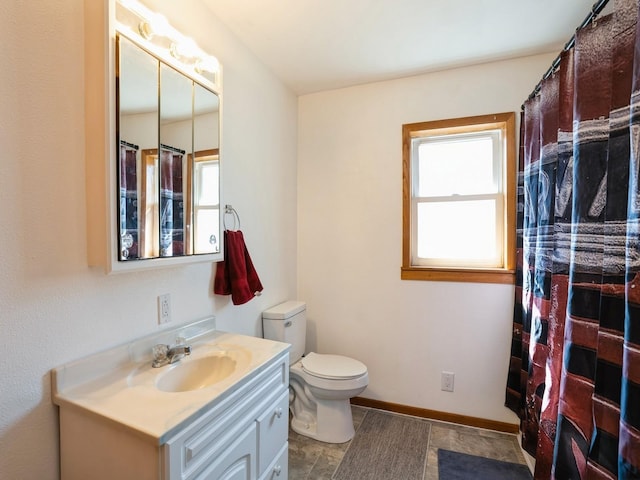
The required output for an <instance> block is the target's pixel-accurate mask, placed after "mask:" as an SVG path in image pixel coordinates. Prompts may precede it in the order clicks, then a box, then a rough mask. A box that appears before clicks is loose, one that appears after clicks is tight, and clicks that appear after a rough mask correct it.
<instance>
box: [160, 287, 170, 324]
mask: <svg viewBox="0 0 640 480" xmlns="http://www.w3.org/2000/svg"><path fill="white" fill-rule="evenodd" d="M170 321H171V295H170V294H168V293H165V294H164V295H159V296H158V323H159V324H163V323H168V322H170Z"/></svg>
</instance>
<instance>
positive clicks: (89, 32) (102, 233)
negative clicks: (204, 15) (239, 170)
mask: <svg viewBox="0 0 640 480" xmlns="http://www.w3.org/2000/svg"><path fill="white" fill-rule="evenodd" d="M84 20H85V49H84V60H85V61H84V64H85V168H86V173H85V175H86V177H85V181H86V201H87V260H88V264H89V266H97V267H102V268H103V269H104V270H105V272H106V273H108V274H111V273H120V272H127V271H141V270H149V269H156V268H166V267H174V266H179V265H188V264H194V263H202V262H218V261H221V260H222V259H223V256H224V248H225V245H224V243H223V237H224V236H223V235H222V232H220V251H219V252H217V253H210V254H197V255H185V256H179V257H159V258H149V259H144V260H140V261H120V260H119V255H120V253H119V248H120V246H119V243H120V242H119V222H118V215H119V195H118V188H117V187H118V178H117V172H118V166H117V162H118V159H119V149H118V139H117V132H116V115H117V112H116V60H117V59H116V29H117V27H116V25H117V22H116V0H84ZM117 33H118V34H120V35H124V36H126V37H127V38H129V40H131V41H133V42H134V43H136V44H138V45H140V43H141V42H140V39H137V38H134V39H132V38H130V37H131V35H130V34H127V32H122V31H121V30H120V29H118V32H117ZM145 47H147V48H145ZM142 48H144V49H145V50H148V51H149V50H151V53H153V55H154V56H156V57H158V58H159V59H160V60H162V61H163V62H165V63H167V64H169V65H171V66H172V67H174V68H176V70H178V71H181V72H182V73H184V74H185V75H186V76H188V77H190V78H192V79H194V80H196V81H197V82H198V83H200V84H204V85H205V86H206V87H207V88H208V89H210V90H212V91H213V92H214V93H215V94H216V95H218V98H219V102H220V110H219V116H220V121H219V127H218V135H219V143H218V151H219V158H220V177H219V192H220V205H222V204H223V182H222V179H223V170H224V168H223V163H224V162H223V161H222V160H223V158H224V154H223V150H224V148H223V143H224V142H223V135H222V131H223V121H222V118H223V108H224V107H223V104H224V98H223V94H222V81H221V78H222V67H221V66H220V67H219V69H218V72H217V74H216V75H215V81H214V82H211V81H209V80H208V79H205V78H194V77H196V75H194V74H192V73H190V72H186V71H185V70H184V68H182V67H181V66H180V65H179V64H178V65H176V62H175V60H173V59H172V57H171V56H170V55H169V54H168V52H167V53H166V54H165V53H163V52H158V51H154V50H153V48H151V49H150V48H148V46H146V45H142ZM223 214H224V211H223V209H222V208H221V209H220V225H222V215H223Z"/></svg>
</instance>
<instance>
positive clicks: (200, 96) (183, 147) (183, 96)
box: [117, 35, 221, 261]
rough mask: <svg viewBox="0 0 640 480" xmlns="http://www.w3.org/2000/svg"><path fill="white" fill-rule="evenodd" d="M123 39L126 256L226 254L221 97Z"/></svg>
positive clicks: (122, 213)
mask: <svg viewBox="0 0 640 480" xmlns="http://www.w3.org/2000/svg"><path fill="white" fill-rule="evenodd" d="M117 39H118V42H117V45H118V52H119V55H118V62H119V63H118V66H119V77H118V80H119V83H118V85H119V87H118V92H117V93H118V95H117V98H118V102H119V104H118V106H119V110H118V115H117V119H118V120H117V126H118V138H119V142H120V144H121V147H120V148H121V155H120V157H121V158H120V162H119V181H120V184H119V191H120V206H119V213H120V215H119V218H120V223H119V227H120V235H119V240H120V257H119V259H120V260H121V261H124V260H127V261H130V260H135V259H147V258H157V257H179V256H184V255H195V254H210V253H219V252H220V251H221V245H220V188H219V182H220V163H219V162H220V159H219V97H218V96H217V95H216V94H215V93H214V92H212V91H211V90H209V89H207V88H205V87H204V86H202V85H201V84H199V83H197V82H195V81H194V80H193V79H191V78H189V77H187V76H186V75H184V74H183V73H182V72H180V71H178V70H176V69H174V68H173V67H171V66H169V65H168V64H166V63H164V62H163V61H159V60H158V59H156V58H155V57H154V56H152V55H151V54H149V53H148V52H147V51H145V50H143V49H141V48H139V47H138V46H137V45H136V44H134V43H133V42H131V41H130V40H128V39H127V38H126V37H124V36H123V35H118V36H117ZM158 132H159V136H158ZM158 152H160V154H158Z"/></svg>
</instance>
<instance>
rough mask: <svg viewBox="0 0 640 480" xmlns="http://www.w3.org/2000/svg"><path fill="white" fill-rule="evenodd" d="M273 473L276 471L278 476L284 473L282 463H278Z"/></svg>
mask: <svg viewBox="0 0 640 480" xmlns="http://www.w3.org/2000/svg"><path fill="white" fill-rule="evenodd" d="M273 473H275V474H276V476H278V477H279V476H280V474H281V473H282V467H281V466H280V465H276V466H275V467H273Z"/></svg>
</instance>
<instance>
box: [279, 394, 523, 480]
mask: <svg viewBox="0 0 640 480" xmlns="http://www.w3.org/2000/svg"><path fill="white" fill-rule="evenodd" d="M369 410H370V409H369V408H365V407H358V406H352V412H353V423H354V426H355V428H356V435H357V434H358V427H359V426H360V423H361V422H362V420H363V419H364V417H365V415H366V414H367V412H368V411H369ZM423 421H424V422H425V427H426V428H429V429H430V432H429V433H430V435H429V446H428V448H427V468H426V472H425V473H424V477H423V480H438V455H437V451H438V448H445V449H447V450H455V451H458V452H462V453H469V454H471V455H480V456H485V457H489V458H495V459H497V460H503V461H507V462H513V463H522V464H525V459H524V456H523V454H522V451H521V450H520V447H519V445H518V441H517V438H516V436H515V435H510V434H506V433H500V432H494V431H490V430H483V429H478V428H472V427H465V426H461V425H454V424H451V423H445V422H438V421H435V420H428V419H424V420H423ZM349 443H350V442H347V443H343V444H329V443H323V442H317V441H315V440H312V439H310V438H308V437H305V436H302V435H298V434H297V433H295V432H294V431H292V430H291V429H289V480H330V479H331V476H332V475H333V473H334V472H335V471H336V469H337V468H338V465H339V464H340V461H341V460H342V457H343V455H344V453H345V452H346V451H347V449H348V448H349ZM384 480H409V479H384ZM416 480H419V479H416Z"/></svg>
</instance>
